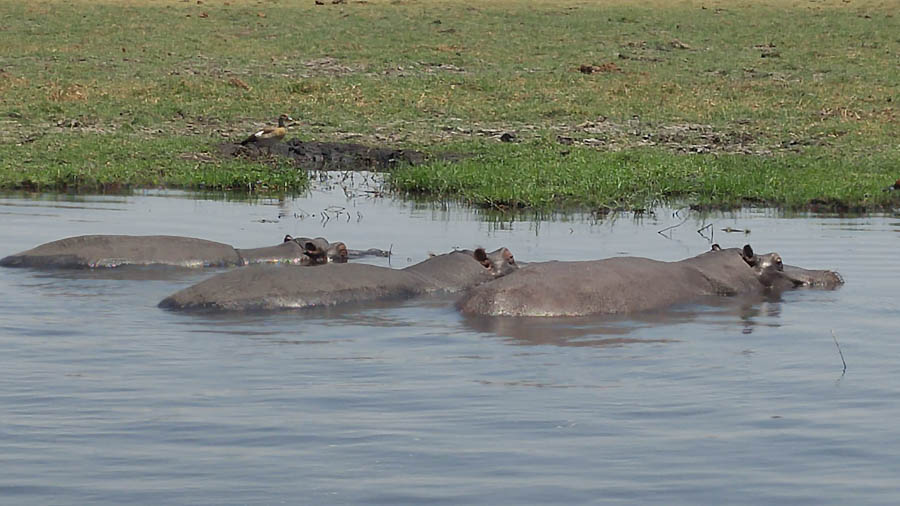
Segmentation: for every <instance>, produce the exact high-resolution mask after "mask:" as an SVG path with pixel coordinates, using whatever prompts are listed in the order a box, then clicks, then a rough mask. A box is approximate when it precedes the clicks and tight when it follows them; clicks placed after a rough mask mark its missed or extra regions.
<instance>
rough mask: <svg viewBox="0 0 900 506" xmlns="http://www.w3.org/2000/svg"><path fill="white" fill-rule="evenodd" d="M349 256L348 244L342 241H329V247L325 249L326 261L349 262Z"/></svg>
mask: <svg viewBox="0 0 900 506" xmlns="http://www.w3.org/2000/svg"><path fill="white" fill-rule="evenodd" d="M349 256H350V252H349V251H348V250H347V245H346V244H344V243H342V242H333V243H329V244H328V249H327V250H325V261H326V262H334V263H337V264H345V263H347V258H349Z"/></svg>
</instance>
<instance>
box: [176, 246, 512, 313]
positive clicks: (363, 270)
mask: <svg viewBox="0 0 900 506" xmlns="http://www.w3.org/2000/svg"><path fill="white" fill-rule="evenodd" d="M517 268H518V266H517V265H516V263H515V259H514V258H513V256H512V253H510V252H509V250H508V249H506V248H500V249H498V250H496V251H493V252H491V253H486V252H485V251H484V250H483V249H477V250H475V251H468V250H466V251H454V252H452V253H446V254H443V255H437V256H434V257H431V258H429V259H428V260H425V261H423V262H420V263H418V264H415V265H411V266H409V267H406V268H405V269H391V268H387V267H379V266H375V265H365V264H346V265H338V264H336V263H330V264H327V265H323V266H320V267H316V268H314V269H303V268H298V267H294V266H291V265H253V266H249V267H246V268H243V269H237V270H233V271H230V272H225V273H222V274H219V275H216V276H213V277H211V278H209V279H207V280H206V281H203V282H201V283H198V284H196V285H194V286H190V287H188V288H185V289H184V290H181V291H180V292H177V293H175V294H173V295H171V296H169V297H166V298H165V299H163V301H162V302H160V303H159V307H162V308H166V309H175V310H207V311H253V310H276V309H295V308H309V307H323V306H335V305H338V304H345V303H351V302H363V301H373V300H382V299H403V298H410V297H414V296H417V295H422V294H426V293H431V292H437V291H446V292H455V291H460V290H464V289H466V288H469V287H471V286H475V285H477V284H480V283H483V282H485V281H490V280H493V279H495V278H497V277H500V276H503V275H505V274H507V273H509V272H512V271H513V270H515V269H517Z"/></svg>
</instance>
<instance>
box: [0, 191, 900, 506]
mask: <svg viewBox="0 0 900 506" xmlns="http://www.w3.org/2000/svg"><path fill="white" fill-rule="evenodd" d="M329 206H341V207H344V208H345V210H344V211H341V212H340V213H339V212H338V211H339V210H338V209H337V208H336V207H332V208H330V210H329V211H328V216H329V218H328V219H327V220H326V219H325V218H323V216H322V215H321V211H322V210H323V209H326V208H329ZM684 217H685V215H684V213H679V214H678V215H673V212H672V211H669V210H660V211H657V212H656V213H655V214H651V215H647V216H644V217H642V218H640V219H634V217H632V216H630V215H625V216H619V217H618V218H616V219H612V218H608V219H603V220H599V219H596V218H591V217H590V216H570V217H568V218H563V217H559V216H555V217H553V216H551V217H547V218H548V219H547V220H545V221H533V220H529V219H527V218H522V219H521V221H519V220H517V221H505V222H490V221H485V220H484V217H483V216H480V215H479V213H478V212H477V211H472V210H465V209H459V208H456V207H454V206H444V207H443V208H442V207H441V206H434V205H415V204H411V203H406V202H401V201H392V200H389V199H382V198H371V197H366V196H365V194H360V195H359V196H358V197H357V198H353V199H349V200H348V199H347V198H346V197H345V196H344V194H343V192H341V191H333V192H324V191H317V192H313V193H312V194H311V195H310V196H308V197H306V198H301V199H296V200H287V201H283V202H278V201H260V202H256V203H252V204H248V203H241V202H226V201H215V200H196V199H194V197H192V196H189V195H184V194H178V193H160V192H156V193H152V194H148V195H141V196H134V197H77V198H75V197H66V196H43V197H39V198H36V199H25V198H19V197H16V196H7V197H4V198H0V257H2V256H5V255H8V254H12V253H16V252H18V251H21V250H25V249H28V248H31V247H33V246H35V245H37V244H40V243H44V242H47V241H51V240H55V239H59V238H62V237H66V236H72V235H81V234H94V233H129V234H172V235H188V236H195V237H202V238H206V239H212V240H218V241H223V242H227V243H230V244H233V245H235V246H237V247H257V246H263V245H269V244H276V243H278V242H279V241H280V240H281V238H282V237H283V236H284V234H287V233H290V234H293V235H298V234H303V235H310V236H314V235H324V236H326V237H327V238H329V239H331V240H342V241H344V242H346V243H347V244H348V245H349V246H350V247H351V248H368V247H379V248H385V249H386V248H388V247H391V246H392V247H393V251H394V253H395V256H394V257H393V259H392V260H391V265H392V266H393V267H404V266H406V265H409V264H410V263H413V262H417V261H420V260H422V259H424V258H425V257H426V256H427V254H428V252H437V253H440V252H445V251H448V250H450V249H451V248H453V247H457V246H458V247H472V246H475V245H480V246H485V247H488V248H495V247H498V246H501V245H504V246H508V247H509V248H510V249H511V250H512V251H513V252H514V254H515V255H516V256H517V258H518V259H519V260H520V261H536V260H548V259H562V260H575V259H593V258H603V257H608V256H614V255H622V254H628V255H638V256H648V257H652V258H656V259H664V260H674V259H679V258H684V257H687V256H692V255H695V254H698V253H701V252H703V251H705V250H707V249H708V248H709V241H708V240H707V239H704V237H702V236H701V235H700V234H698V233H697V230H698V229H700V228H701V227H703V226H704V225H706V224H710V223H712V224H713V227H711V228H710V229H707V230H706V231H705V233H707V234H708V233H709V232H710V231H711V230H714V231H715V236H714V240H715V242H718V243H720V244H722V246H723V247H733V246H740V245H742V244H743V243H744V242H750V243H751V244H753V246H754V247H755V248H756V250H757V251H760V252H763V251H772V250H775V251H778V252H780V253H781V255H782V256H783V257H784V259H785V261H786V263H790V264H794V265H799V266H803V267H808V268H833V269H836V270H838V271H840V272H841V273H842V274H843V275H844V277H845V278H846V281H847V284H846V285H845V286H844V287H842V288H841V289H839V290H836V291H812V290H803V291H794V292H790V293H786V294H784V295H783V296H781V297H774V298H769V299H765V298H760V299H753V300H726V301H724V302H723V303H721V304H717V305H715V306H699V305H693V306H686V307H681V308H678V309H677V310H676V311H669V312H661V313H654V314H642V315H637V316H635V317H632V318H617V319H609V318H607V319H603V318H588V319H574V320H567V319H549V320H539V321H535V320H530V321H527V322H525V323H523V322H521V321H516V320H469V319H466V318H463V317H461V316H460V315H459V314H458V313H457V312H456V311H455V310H454V309H453V306H452V302H453V299H452V297H444V298H425V299H418V300H412V301H408V302H405V303H396V304H381V305H369V306H363V307H353V308H348V309H344V310H332V311H328V312H321V311H320V312H315V311H313V312H309V311H307V312H302V311H301V312H287V313H277V314H266V315H259V314H257V315H238V316H235V315H231V316H219V317H216V316H210V315H206V316H197V315H189V314H180V313H174V312H168V311H164V310H161V309H158V308H157V307H156V304H157V302H159V300H161V299H162V298H163V297H165V296H166V295H169V294H171V293H173V292H175V291H177V290H179V289H181V288H183V287H185V286H188V285H190V284H192V283H195V282H197V281H199V280H201V279H203V278H204V277H206V276H208V275H210V274H211V273H209V272H205V273H195V274H177V275H164V276H150V278H151V279H140V280H139V279H127V278H128V276H124V278H126V279H117V277H118V278H122V277H123V276H98V275H94V274H91V273H83V272H82V273H60V272H57V273H41V272H36V271H30V270H21V269H0V297H2V301H3V302H2V304H0V371H2V372H0V469H2V472H0V503H3V504H41V505H43V504H154V505H155V504H217V505H218V504H277V503H287V504H372V503H374V504H404V503H406V504H421V503H433V502H443V503H449V504H475V503H480V504H492V505H494V504H547V503H563V504H583V503H643V504H646V503H654V504H692V505H693V504H775V503H780V504H811V505H820V504H896V503H898V502H900V429H898V424H897V420H900V343H898V330H897V329H898V328H900V312H898V309H900V303H898V297H897V294H898V281H900V279H898V272H900V270H898V268H897V248H898V246H900V218H897V217H891V216H879V217H856V218H839V217H803V218H787V217H782V216H780V215H779V214H778V213H777V212H774V211H744V212H741V213H737V214H734V215H732V214H728V215H714V216H708V217H705V218H704V217H700V216H698V215H694V214H689V215H687V218H688V219H687V220H686V221H685V223H684V224H683V225H682V226H680V227H678V228H675V229H672V230H671V231H669V232H668V233H666V236H667V237H664V236H663V235H661V234H659V233H657V231H659V230H661V229H663V228H665V227H668V226H670V225H675V224H677V223H679V222H681V221H682V219H683V218H684ZM726 227H732V228H740V229H745V228H748V229H750V231H751V232H750V234H749V235H744V234H741V233H726V232H723V231H722V230H721V229H723V228H726ZM370 261H372V262H375V263H380V264H383V265H387V262H386V261H385V260H383V259H377V260H370ZM832 332H833V334H834V336H835V337H836V338H837V340H838V342H839V344H840V347H841V350H842V351H843V355H844V357H845V359H846V362H847V371H846V374H842V369H843V366H842V363H841V357H840V355H839V353H838V349H837V347H836V346H835V341H834V338H833V337H832Z"/></svg>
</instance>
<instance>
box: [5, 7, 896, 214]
mask: <svg viewBox="0 0 900 506" xmlns="http://www.w3.org/2000/svg"><path fill="white" fill-rule="evenodd" d="M325 3H326V4H327V5H322V6H317V5H315V4H314V3H313V2H303V3H298V2H294V1H290V2H289V1H266V2H256V1H253V2H251V1H248V0H232V1H229V2H223V1H203V2H167V1H154V0H141V1H138V0H134V1H122V2H109V3H106V2H100V3H97V2H89V1H87V0H69V1H66V2H57V1H52V0H51V1H49V2H44V3H40V4H35V3H33V2H32V3H26V2H21V1H8V2H4V3H3V5H2V6H0V26H3V27H4V28H3V29H2V30H0V45H2V46H3V47H4V48H5V50H4V54H3V55H0V186H2V187H4V188H22V187H25V188H36V189H64V188H72V187H76V188H79V189H83V190H98V189H109V188H117V187H120V186H130V185H134V186H156V185H165V186H178V187H188V188H199V187H205V188H232V189H236V190H239V191H248V190H252V191H279V192H291V191H299V190H302V189H303V188H304V187H305V184H306V179H305V177H304V176H303V175H302V174H299V173H297V171H295V170H292V169H291V168H289V167H287V166H286V165H285V164H283V163H280V162H277V161H271V160H266V161H249V160H241V159H230V160H224V159H221V158H220V157H219V156H217V155H216V154H215V148H214V146H215V145H216V144H217V143H220V142H222V141H223V140H237V139H240V138H241V137H242V136H244V135H246V134H247V133H249V132H250V131H252V130H254V129H255V128H258V127H259V126H261V125H264V124H267V123H270V122H272V121H273V120H274V118H275V117H276V116H277V115H278V114H279V113H281V112H287V113H289V114H291V115H292V116H293V117H294V118H295V119H297V120H298V125H297V126H295V127H294V128H293V129H292V133H291V134H289V135H291V136H298V137H301V138H303V139H315V140H344V139H351V140H353V141H355V142H363V143H368V144H389V145H393V146H399V147H409V148H416V149H423V150H426V151H433V152H443V151H456V152H464V153H471V154H473V155H474V156H471V157H468V158H465V159H464V160H463V161H462V162H459V163H456V164H447V163H436V164H432V165H428V166H422V167H414V168H407V169H403V170H400V171H397V172H396V173H395V175H394V178H393V183H394V184H395V185H396V187H397V188H398V189H400V190H403V191H416V192H422V193H433V194H439V195H444V196H449V197H452V198H462V199H465V200H468V201H471V202H473V203H477V204H483V205H495V206H505V205H512V206H520V205H526V206H557V205H562V204H574V205H590V206H608V207H642V206H647V205H652V204H653V203H655V202H658V201H660V200H665V199H678V200H681V201H686V202H690V203H696V204H702V205H732V204H739V203H741V202H747V201H750V202H766V203H773V204H778V205H785V206H801V207H802V206H804V205H807V204H810V203H814V204H815V203H820V202H826V203H834V204H837V205H839V206H845V207H856V206H862V207H869V208H874V207H878V206H884V205H889V204H890V202H891V201H890V199H891V198H892V197H893V195H892V194H889V193H884V192H881V191H880V190H881V189H882V188H883V187H884V186H886V185H888V184H890V183H891V182H893V180H894V179H896V178H897V177H898V176H900V173H898V167H900V163H898V162H900V140H898V135H897V134H898V130H900V128H898V109H897V100H900V93H898V91H900V84H898V83H900V67H898V65H897V61H898V58H900V37H898V36H897V34H898V33H900V17H898V15H895V13H896V12H900V2H898V1H884V2H856V1H854V2H850V3H847V2H843V1H840V0H825V1H821V2H806V1H804V2H799V1H798V2H752V3H737V2H702V3H701V2H692V1H684V2H660V3H659V5H650V4H647V3H646V2H634V1H624V0H623V1H618V2H612V3H604V4H603V5H595V4H593V3H585V2H575V1H569V0H542V1H541V0H539V1H528V2H526V1H511V0H500V1H495V2H491V3H490V4H483V5H482V4H472V3H471V2H463V1H461V0H448V1H427V2H426V1H388V0H384V1H379V0H371V1H369V2H354V1H353V0H348V2H347V3H345V4H339V5H334V4H331V3H330V1H326V2H325ZM504 132H509V133H513V134H515V141H516V142H514V143H500V142H499V141H498V140H496V137H498V136H499V134H501V133H504ZM894 193H896V192H894Z"/></svg>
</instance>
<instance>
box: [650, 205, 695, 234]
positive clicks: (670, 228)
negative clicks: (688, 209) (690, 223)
mask: <svg viewBox="0 0 900 506" xmlns="http://www.w3.org/2000/svg"><path fill="white" fill-rule="evenodd" d="M675 215H676V216H678V211H675ZM687 220H688V217H687V216H685V217H684V219H683V220H681V223H679V224H677V225H672V226H669V227H666V228H664V229H662V230H657V231H656V233H657V234H659V235H661V236H663V237H666V234H664V233H663V232H668V231H669V230H672V229H674V228H678V227H680V226H682V225H684V224H685V223H686V222H687ZM671 238H672V237H671V234H669V237H666V239H671Z"/></svg>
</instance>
